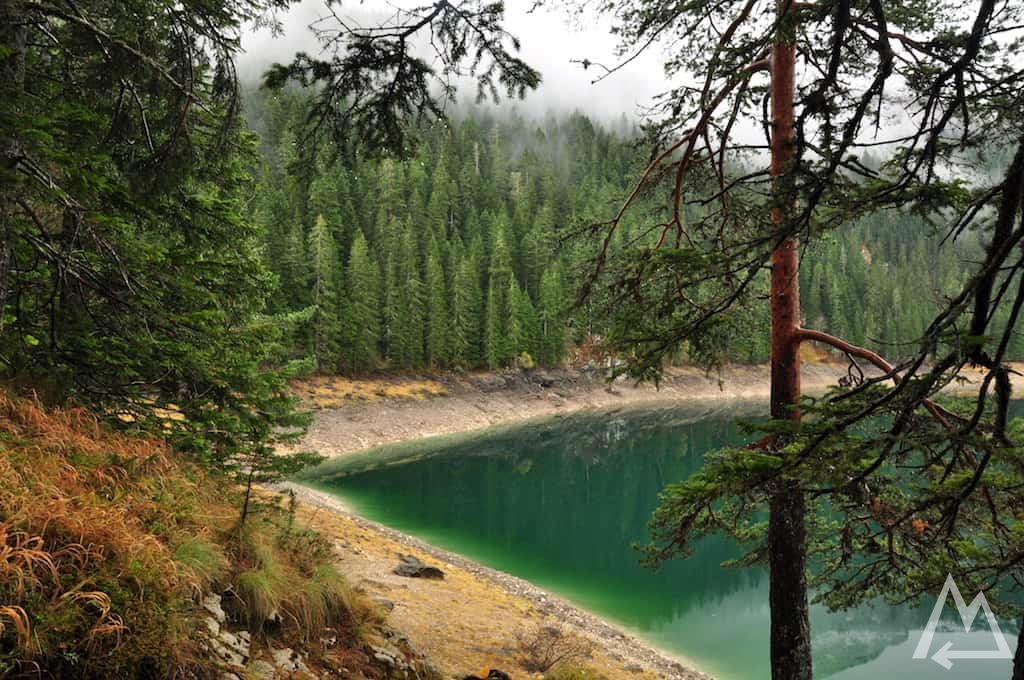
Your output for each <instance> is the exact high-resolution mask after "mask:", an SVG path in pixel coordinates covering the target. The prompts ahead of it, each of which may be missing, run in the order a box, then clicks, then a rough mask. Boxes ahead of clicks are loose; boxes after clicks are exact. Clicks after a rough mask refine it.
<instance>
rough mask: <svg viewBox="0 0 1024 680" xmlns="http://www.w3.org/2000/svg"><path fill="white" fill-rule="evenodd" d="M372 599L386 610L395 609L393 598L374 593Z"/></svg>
mask: <svg viewBox="0 0 1024 680" xmlns="http://www.w3.org/2000/svg"><path fill="white" fill-rule="evenodd" d="M370 599H371V600H373V603H374V604H376V605H377V606H378V607H380V608H381V609H383V610H384V611H386V612H390V611H394V609H395V603H394V602H392V601H391V600H389V599H387V598H386V597H381V596H380V595H374V596H373V597H371V598H370Z"/></svg>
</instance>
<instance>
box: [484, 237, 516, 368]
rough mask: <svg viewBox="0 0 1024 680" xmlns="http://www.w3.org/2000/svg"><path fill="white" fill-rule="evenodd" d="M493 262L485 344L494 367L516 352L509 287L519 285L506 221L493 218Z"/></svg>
mask: <svg viewBox="0 0 1024 680" xmlns="http://www.w3.org/2000/svg"><path fill="white" fill-rule="evenodd" d="M492 229H493V230H494V233H493V234H492V243H491V264H490V267H489V269H488V283H487V322H486V327H485V330H484V348H485V354H486V356H487V365H488V366H490V367H491V368H500V367H503V366H507V365H508V364H509V363H510V362H511V360H512V358H513V357H514V356H515V353H514V349H515V347H514V346H513V345H512V337H511V335H510V334H509V327H510V324H511V320H512V300H511V299H510V295H509V291H510V290H511V289H512V288H513V286H514V285H515V278H514V277H513V275H512V256H511V254H510V253H509V248H508V245H507V243H506V242H505V229H504V221H503V220H502V219H501V218H500V217H495V218H494V219H493V221H492Z"/></svg>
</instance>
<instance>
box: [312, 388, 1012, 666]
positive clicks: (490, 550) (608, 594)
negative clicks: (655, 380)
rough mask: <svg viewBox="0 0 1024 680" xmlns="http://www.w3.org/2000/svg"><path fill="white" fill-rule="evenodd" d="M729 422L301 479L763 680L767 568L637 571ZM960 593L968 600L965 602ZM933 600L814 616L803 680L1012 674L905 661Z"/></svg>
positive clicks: (626, 424) (601, 423)
mask: <svg viewBox="0 0 1024 680" xmlns="http://www.w3.org/2000/svg"><path fill="white" fill-rule="evenodd" d="M736 413H737V411H736V408H735V407H733V408H732V409H731V410H730V411H728V412H723V411H715V410H712V409H700V408H690V409H679V408H672V409H645V410H632V411H611V412H602V413H590V414H586V415H574V416H568V417H564V418H557V419H549V420H544V421H535V422H532V423H529V424H526V425H523V426H517V427H509V428H502V429H496V430H490V431H488V432H487V433H486V434H484V435H474V436H469V437H466V436H463V437H449V438H432V439H427V440H421V441H419V442H411V443H407V444H403V445H399V446H396V447H386V448H381V449H376V450H374V451H373V452H371V453H369V454H367V455H357V456H354V457H348V458H346V459H345V460H344V461H340V462H339V461H332V462H330V463H328V464H326V466H322V467H321V468H319V469H317V470H316V471H314V473H313V475H312V477H310V478H311V479H313V480H315V481H314V482H313V483H312V485H314V486H316V487H317V488H319V489H321V490H324V491H328V492H330V493H333V494H335V495H337V496H339V497H341V498H343V499H344V500H345V501H346V502H348V503H349V504H350V505H352V506H353V507H354V508H355V509H356V510H357V511H358V512H359V513H360V514H362V515H364V516H366V517H369V518H371V519H374V520H376V521H379V522H381V523H383V524H386V525H388V526H391V527H394V528H396V529H399V530H401V531H405V532H407V533H410V534H413V535H415V536H418V537H420V538H422V539H424V540H426V541H429V542H430V543H433V544H435V545H438V546H440V547H443V548H445V549H447V550H451V551H454V552H457V553H460V554H463V555H466V556H467V557H470V558H471V559H474V560H476V561H478V562H482V563H484V564H487V565H489V566H491V567H494V568H496V569H500V570H502V571H506V572H508V573H511V574H515V575H516V576H519V577H521V578H524V579H527V580H528V581H531V582H533V583H535V584H537V585H538V586H540V587H542V588H545V589H547V590H550V591H552V592H555V593H558V594H559V595H561V596H563V597H565V598H566V599H568V600H570V601H572V602H573V603H575V604H577V605H579V606H581V607H583V608H586V609H589V610H591V611H593V612H595V613H597V614H600V615H602V616H604V617H606V618H608V619H610V620H612V621H615V622H616V623H618V624H620V625H622V626H623V627H625V628H627V629H629V630H631V631H633V632H635V633H636V634H637V635H638V636H640V637H641V638H643V639H645V640H648V641H649V642H651V643H652V644H654V645H656V646H658V647H661V648H663V649H665V650H667V651H669V652H672V653H675V654H677V655H680V656H682V657H684V658H686V659H689V660H691V662H692V663H693V664H695V665H696V666H697V667H698V668H700V669H702V670H705V671H707V672H710V673H712V674H713V675H715V676H716V677H718V678H722V679H723V680H760V679H762V678H768V677H769V672H768V664H767V659H768V604H767V602H768V580H767V576H766V574H765V573H764V572H763V571H762V570H759V569H746V570H736V569H723V568H721V567H720V566H719V565H720V564H721V562H722V561H723V560H727V559H730V558H732V557H735V555H736V552H735V548H734V546H733V545H731V544H730V543H729V542H728V541H726V540H724V539H709V540H706V541H705V542H704V543H703V544H702V545H701V547H700V549H699V550H698V551H697V554H696V555H695V556H694V557H692V558H690V559H688V560H685V561H682V560H674V561H673V562H671V563H669V564H667V565H665V566H664V567H662V569H661V570H660V571H658V572H652V571H650V570H647V569H644V568H643V567H641V566H640V565H639V564H638V553H637V552H636V551H635V550H634V549H633V548H632V547H631V546H632V545H633V544H634V543H637V542H644V541H645V540H646V537H647V533H646V524H647V520H648V518H649V517H650V514H651V511H652V510H653V509H654V507H655V505H656V503H657V494H658V492H659V491H660V490H661V489H662V488H663V487H664V486H665V485H666V484H668V483H671V482H674V481H679V480H682V479H684V478H685V477H687V476H688V475H690V474H691V473H693V472H694V471H696V470H697V469H698V468H699V467H700V465H701V462H702V457H703V454H704V453H706V452H708V451H710V450H713V449H715V448H718V447H720V446H722V445H723V444H725V443H728V442H738V441H742V439H741V435H740V433H739V431H738V429H737V427H736V425H735V424H734V419H735V417H736ZM964 597H965V598H966V599H967V602H968V603H970V601H971V600H972V599H973V598H974V593H964ZM932 605H933V602H929V603H927V607H926V609H925V610H923V611H922V610H917V611H915V610H911V609H908V608H902V609H901V608H894V607H890V606H886V605H880V606H878V607H873V608H872V607H863V608H861V609H858V610H855V611H850V612H844V613H836V614H830V613H828V612H826V611H825V610H824V609H823V608H821V607H814V608H813V609H812V613H811V625H812V631H813V635H814V653H815V677H817V678H825V677H829V678H835V679H836V680H862V679H863V680H883V679H885V680H889V679H893V680H897V679H903V678H908V679H909V678H914V679H923V680H930V679H931V678H935V679H945V680H950V679H952V678H971V679H972V680H990V679H991V680H996V679H999V680H1006V679H1008V678H1009V677H1010V671H1011V662H1010V661H1005V660H996V661H993V660H975V659H970V660H968V659H954V660H953V667H952V669H951V670H948V671H947V670H946V669H945V668H943V667H941V666H939V665H938V664H937V663H936V662H935V661H932V660H930V659H923V660H915V659H913V658H912V656H913V654H914V649H915V647H916V646H917V642H918V638H919V637H920V634H921V630H922V628H923V626H924V624H925V622H926V621H927V619H928V615H929V613H930V611H931V607H932ZM951 608H952V602H950V607H949V608H947V609H951ZM983 619H984V616H982V615H979V617H978V621H977V622H976V623H975V626H974V628H973V629H972V630H974V631H975V632H971V633H965V632H963V627H962V626H960V624H959V621H958V620H956V618H955V615H954V617H953V620H952V621H948V620H947V621H946V623H945V625H944V627H943V629H940V632H939V633H938V634H936V636H935V639H934V641H933V643H932V645H931V654H934V653H935V652H937V651H938V650H939V649H940V648H941V647H942V646H943V645H945V644H946V642H950V641H951V642H952V643H953V647H952V649H953V650H994V649H995V648H996V647H995V642H994V638H993V636H992V634H991V633H990V632H989V631H988V630H987V629H986V628H985V626H984V625H983ZM951 623H953V624H955V625H950V624H951ZM1009 628H1010V627H1009V626H1008V625H1004V626H1003V631H1004V632H1005V633H1007V636H1006V637H1007V638H1008V640H1009V644H1010V645H1011V649H1012V648H1013V645H1014V644H1015V638H1014V637H1013V636H1012V635H1010V630H1009ZM1014 630H1015V629H1014ZM943 631H946V632H943ZM956 631H959V632H956Z"/></svg>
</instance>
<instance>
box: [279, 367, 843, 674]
mask: <svg viewBox="0 0 1024 680" xmlns="http://www.w3.org/2000/svg"><path fill="white" fill-rule="evenodd" d="M844 375H846V366H845V365H834V364H812V365H809V366H805V370H804V390H805V392H807V393H811V394H814V393H822V392H824V391H825V390H826V389H827V388H828V387H829V386H830V385H833V384H835V383H836V381H837V380H839V378H841V377H842V376H844ZM299 391H300V393H301V394H303V396H304V397H305V398H306V400H307V402H308V403H312V404H315V405H317V406H318V407H319V409H320V410H318V412H317V414H316V418H315V421H314V424H313V427H312V428H311V430H310V432H309V434H308V436H307V438H306V440H305V441H304V442H303V448H306V449H313V450H317V451H319V452H321V453H323V454H326V455H343V454H346V453H352V452H356V451H360V450H364V449H367V448H371V447H374V446H379V445H383V444H394V443H398V442H404V441H409V440H413V439H417V438H420V437H427V436H432V435H441V434H455V433H462V432H468V431H473V430H479V429H482V428H487V427H492V426H495V425H503V424H510V423H514V422H518V421H522V420H526V419H530V418H538V417H543V416H551V415H556V414H567V413H571V412H575V411H580V410H583V409H603V408H613V407H617V406H627V405H643V404H651V405H654V404H656V403H664V402H674V403H677V404H684V403H687V402H698V401H699V402H708V401H723V402H724V401H727V400H737V401H740V400H742V401H745V402H750V401H755V402H756V401H758V400H763V401H764V403H765V405H766V406H767V401H768V371H767V368H766V367H740V368H735V369H732V370H730V371H728V372H726V374H725V375H724V376H722V379H721V380H719V376H708V375H706V374H705V373H704V372H702V371H699V370H697V369H675V370H672V371H670V372H669V373H668V374H667V375H666V376H665V379H664V381H663V382H662V384H661V385H660V387H659V388H657V389H656V388H655V387H653V386H650V385H642V386H634V385H632V384H631V383H629V382H627V381H618V382H616V383H615V384H614V385H613V386H611V388H609V387H608V386H607V385H606V384H605V383H604V381H603V380H601V377H600V376H599V375H587V374H584V373H580V372H567V371H537V372H531V373H521V372H515V373H499V374H495V373H478V374H457V375H444V376H429V377H411V376H407V377H387V378H382V379H373V380H371V379H364V380H352V379H344V378H319V379H316V380H313V381H309V382H306V383H303V384H301V385H300V386H299ZM291 488H292V489H293V490H295V491H296V493H297V496H298V498H299V499H300V501H302V505H301V506H300V515H301V516H302V517H303V518H304V519H305V520H306V521H307V522H308V523H309V524H311V525H312V526H314V527H315V528H317V529H319V530H321V531H323V532H325V533H326V534H328V535H330V536H331V537H332V538H333V539H334V542H335V545H336V548H337V552H338V555H339V562H340V566H341V568H342V569H343V570H344V572H345V573H346V574H347V575H348V577H349V578H350V580H351V581H352V582H353V583H355V584H356V585H358V586H359V587H361V588H363V589H365V590H366V591H367V592H369V593H370V594H371V595H373V596H375V597H377V598H380V599H381V600H382V601H386V603H387V604H388V605H389V606H393V609H392V611H391V614H390V622H391V623H392V624H393V625H394V626H395V627H396V628H398V629H399V630H401V631H403V632H404V633H405V635H407V636H408V638H409V640H410V641H411V642H412V644H413V645H414V646H415V647H416V648H418V649H420V650H421V651H423V652H424V653H426V654H427V655H428V656H430V657H431V658H432V659H434V660H435V661H436V663H438V665H439V666H440V667H441V669H442V670H443V671H444V672H445V673H446V674H447V676H448V677H459V678H461V677H463V676H465V675H466V674H467V673H471V672H474V671H479V670H480V669H487V668H501V669H503V670H506V671H508V672H510V673H511V674H512V677H514V678H517V680H518V679H519V678H524V677H532V676H530V675H529V674H527V673H525V672H524V671H522V670H521V669H520V668H519V667H518V664H517V654H518V653H517V649H516V648H517V644H516V636H517V634H519V633H521V632H522V631H528V630H535V629H536V628H537V627H538V626H539V625H563V626H564V627H565V628H566V629H567V630H569V631H571V632H572V633H573V634H575V635H578V636H580V637H582V638H586V639H588V640H590V641H591V643H592V645H593V649H594V651H593V657H592V658H591V659H589V660H586V661H585V664H586V665H587V666H590V667H592V668H594V669H595V670H598V671H599V672H601V673H603V674H604V675H605V676H606V677H607V678H609V679H610V680H619V679H620V678H634V677H636V678H651V679H653V678H677V679H681V680H692V679H695V678H705V677H707V676H705V675H703V674H701V673H699V672H697V671H695V670H692V667H693V664H692V663H690V662H687V661H686V660H685V659H675V658H672V657H671V656H669V655H667V654H664V653H661V652H659V651H658V650H656V649H654V648H652V647H651V646H649V645H647V644H645V643H643V642H642V641H640V640H638V639H637V638H635V637H633V636H631V635H629V634H627V633H625V632H624V631H622V630H620V629H618V628H616V627H615V626H613V625H611V624H609V623H608V622H606V621H603V620H601V619H600V618H598V617H596V616H593V615H592V614H589V613H587V612H584V611H582V610H580V609H578V608H575V607H573V606H572V605H570V604H568V603H567V602H565V601H564V600H562V599H560V598H558V597H555V596H553V595H551V594H549V593H546V592H544V591H542V590H540V589H539V588H537V587H535V586H533V585H532V584H530V583H527V582H525V581H523V580H521V579H518V578H515V577H513V576H510V575H508V574H505V573H502V572H499V571H496V570H493V569H489V568H487V567H484V566H481V565H479V564H476V563H473V562H471V561H469V560H467V559H465V558H463V557H461V556H458V555H455V554H452V553H449V552H446V551H443V550H440V549H438V548H436V547H433V546H430V545H428V544H426V543H424V542H422V541H420V540H418V539H416V538H413V537H411V536H408V535H405V534H402V533H400V532H398V531H395V530H392V529H389V528H387V527H384V526H382V525H379V524H377V523H375V522H371V521H368V520H366V519H363V518H360V517H357V516H355V515H354V514H352V513H351V512H349V511H348V510H347V509H346V508H345V507H344V506H343V504H342V503H341V502H340V501H339V500H338V499H336V498H333V497H331V496H328V495H325V494H322V493H319V492H317V491H314V490H311V489H308V488H305V487H301V486H296V485H292V486H291ZM402 554H412V555H415V556H416V557H418V558H420V559H421V560H423V561H424V562H427V563H429V564H433V565H436V566H439V567H440V568H441V569H443V570H444V571H445V572H446V578H445V579H444V580H443V581H422V580H419V579H408V578H403V577H400V576H396V575H394V574H392V573H391V570H392V568H393V567H394V566H395V565H396V564H397V563H398V560H399V556H400V555H402Z"/></svg>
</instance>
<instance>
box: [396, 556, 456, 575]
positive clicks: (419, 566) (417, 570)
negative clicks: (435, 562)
mask: <svg viewBox="0 0 1024 680" xmlns="http://www.w3.org/2000/svg"><path fill="white" fill-rule="evenodd" d="M401 560H402V561H401V562H400V563H399V564H398V566H397V567H395V568H394V569H392V570H391V571H392V572H394V573H396V574H398V575H399V576H408V577H409V578H429V579H442V578H444V572H443V571H441V570H440V569H438V568H437V567H431V566H430V565H427V564H424V563H423V562H420V561H419V560H418V559H417V558H415V557H413V556H412V555H402V556H401Z"/></svg>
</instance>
